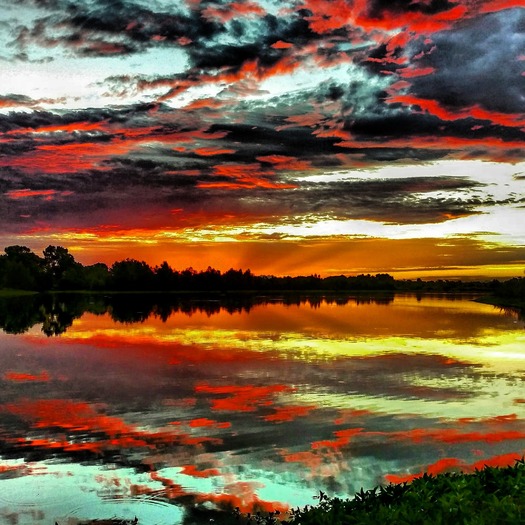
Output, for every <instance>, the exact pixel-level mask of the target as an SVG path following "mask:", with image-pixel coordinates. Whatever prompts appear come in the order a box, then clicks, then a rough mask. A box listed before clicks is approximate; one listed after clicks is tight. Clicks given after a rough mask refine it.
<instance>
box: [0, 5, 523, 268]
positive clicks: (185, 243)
mask: <svg viewBox="0 0 525 525" xmlns="http://www.w3.org/2000/svg"><path fill="white" fill-rule="evenodd" d="M522 2H523V0H492V1H490V0H460V1H449V0H246V1H242V0H238V1H232V2H230V1H223V0H217V1H208V0H78V1H74V2H73V1H69V0H2V1H1V4H2V5H1V14H0V79H1V82H0V221H1V224H2V228H1V233H0V246H7V245H11V244H23V245H26V246H29V247H31V248H32V249H34V250H35V251H37V252H39V251H40V250H42V249H43V248H44V247H45V246H47V245H49V244H53V245H57V244H58V245H62V246H65V247H67V248H69V249H70V251H71V253H73V255H74V256H75V257H76V259H77V260H79V261H80V262H83V263H85V264H88V263H92V262H96V261H104V262H107V263H112V262H113V261H115V260H118V259H123V258H125V257H133V258H137V259H144V260H146V261H147V262H148V263H149V264H152V265H155V264H159V263H160V262H162V261H163V260H167V261H168V262H169V263H170V264H171V265H172V266H173V267H174V268H177V269H182V268H186V267H188V266H193V267H194V268H196V269H202V268H206V267H207V266H208V265H211V266H213V267H216V268H219V269H221V270H226V269H228V268H230V267H235V268H243V269H246V268H251V269H252V271H254V272H255V273H258V274H261V273H273V274H279V275H282V274H305V273H320V274H321V275H329V274H340V273H346V274H353V273H360V272H371V273H376V272H383V271H386V272H389V273H391V274H393V275H395V276H396V277H414V276H421V277H436V276H440V277H456V276H463V277H467V276H478V277H501V276H510V275H523V271H524V268H525V233H524V232H525V229H524V227H523V224H524V222H525V221H524V220H523V219H524V217H525V209H524V208H525V191H524V185H525V155H524V148H523V146H524V143H525V141H524V139H525V111H524V109H525V73H524V70H525V9H524V8H523V7H520V6H522V5H523V3H522Z"/></svg>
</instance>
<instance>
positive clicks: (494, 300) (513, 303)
mask: <svg viewBox="0 0 525 525" xmlns="http://www.w3.org/2000/svg"><path fill="white" fill-rule="evenodd" d="M476 302H478V303H483V304H491V305H492V306H499V307H501V308H518V309H519V310H522V311H523V312H525V301H524V300H520V299H513V298H509V297H496V296H491V295H489V296H483V297H479V298H478V299H476Z"/></svg>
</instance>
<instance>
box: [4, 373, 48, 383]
mask: <svg viewBox="0 0 525 525" xmlns="http://www.w3.org/2000/svg"><path fill="white" fill-rule="evenodd" d="M4 379H5V380H6V381H13V382H15V383H27V382H31V383H32V382H36V383H40V382H47V381H49V379H50V378H49V374H48V373H47V372H45V371H44V372H41V373H40V374H36V375H35V374H27V373H23V372H6V373H5V374H4Z"/></svg>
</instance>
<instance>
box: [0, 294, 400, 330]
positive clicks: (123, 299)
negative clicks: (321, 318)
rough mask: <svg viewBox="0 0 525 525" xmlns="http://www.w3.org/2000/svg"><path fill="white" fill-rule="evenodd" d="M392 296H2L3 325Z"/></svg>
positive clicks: (50, 326) (63, 324)
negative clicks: (88, 316) (102, 316)
mask: <svg viewBox="0 0 525 525" xmlns="http://www.w3.org/2000/svg"><path fill="white" fill-rule="evenodd" d="M393 300H394V295H393V294H382V295H377V296H368V295H367V296H357V297H356V296H345V295H334V296H330V295H328V296H325V295H314V296H306V295H300V294H291V295H283V294H280V295H275V296H272V295H264V296H263V295H259V296H258V295H247V294H238V295H236V294H217V295H214V296H212V295H178V294H147V293H144V294H114V295H100V294H99V295H90V294H72V293H71V294H64V293H62V294H61V293H50V294H38V295H31V296H23V297H3V298H0V328H1V329H2V330H3V331H4V332H6V333H9V334H21V333H24V332H27V331H28V330H29V329H30V328H32V327H33V326H35V325H41V329H42V332H43V333H44V334H46V335H47V336H48V337H53V336H58V335H60V334H63V333H65V332H66V331H67V330H68V329H69V328H70V327H71V325H72V324H73V321H74V320H75V319H78V318H80V317H81V316H82V315H83V314H84V313H86V312H89V313H94V314H96V315H104V314H107V315H109V316H110V317H111V319H112V320H113V321H115V322H117V323H122V324H133V323H143V322H145V321H146V320H147V319H148V318H150V317H155V318H159V319H161V320H162V321H163V322H166V321H167V320H168V319H169V318H170V317H171V316H172V315H174V314H178V313H183V314H185V315H188V316H192V315H194V314H197V313H198V314H203V313H204V314H206V315H207V316H209V317H211V316H213V315H217V314H219V313H220V312H227V313H229V314H231V315H233V314H236V313H249V312H250V311H251V310H252V308H253V307H255V306H259V305H264V304H272V303H281V304H284V305H286V306H310V308H314V309H315V308H319V307H320V306H321V305H322V304H323V303H326V304H337V305H345V304H348V303H349V302H354V303H355V304H371V303H376V304H390V303H391V302H392V301H393Z"/></svg>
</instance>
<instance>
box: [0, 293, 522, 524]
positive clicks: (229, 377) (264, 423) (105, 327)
mask: <svg viewBox="0 0 525 525" xmlns="http://www.w3.org/2000/svg"><path fill="white" fill-rule="evenodd" d="M523 328H524V323H523V321H522V320H519V319H518V318H517V317H514V316H512V315H510V314H509V313H508V312H507V313H505V312H500V311H498V310H497V309H495V308H493V307H491V306H487V305H482V304H478V303H475V302H472V301H470V300H467V299H461V300H459V299H456V300H448V299H444V298H437V297H434V298H432V297H425V298H422V299H420V300H418V299H416V298H415V297H409V296H396V297H395V299H394V300H393V301H391V302H390V303H389V304H380V303H375V302H373V301H370V302H366V301H365V302H362V301H361V302H359V303H358V302H356V301H349V302H347V303H346V304H336V303H335V302H329V301H320V302H318V303H316V304H300V305H285V304H282V303H278V302H272V303H266V304H259V305H255V306H254V307H253V308H251V309H250V310H249V311H246V310H242V309H241V310H238V311H234V312H232V311H230V312H228V311H226V310H220V309H219V311H218V312H217V313H215V314H212V315H210V314H209V313H206V312H205V311H198V310H195V311H192V312H190V313H188V312H183V311H176V312H173V313H172V314H171V315H170V316H168V317H167V318H166V319H165V320H162V319H161V317H160V316H151V317H148V318H147V319H145V320H143V321H142V322H135V323H118V322H116V321H115V320H113V319H112V318H111V316H110V314H109V313H108V312H106V313H101V314H98V315H96V314H95V313H84V314H83V315H81V316H80V317H77V318H75V319H74V320H73V321H72V324H71V326H70V327H69V328H68V329H67V331H66V332H65V333H62V334H61V335H60V336H59V337H55V338H49V337H46V336H45V334H43V333H42V331H41V329H40V327H39V326H37V325H35V326H34V327H33V328H31V329H30V330H29V331H27V332H26V333H24V334H20V335H12V334H6V333H2V334H0V349H1V350H0V351H1V354H2V360H1V362H2V368H1V370H0V383H1V386H2V390H1V394H0V396H1V400H0V446H1V448H0V453H1V460H0V487H2V490H1V492H2V494H5V496H2V497H0V523H9V520H10V519H11V518H10V517H9V516H11V515H16V517H17V518H16V519H18V520H19V523H22V524H23V523H35V522H39V521H40V522H42V523H46V522H48V521H49V520H50V519H55V520H57V521H58V522H59V523H60V524H61V523H65V522H66V521H65V520H67V519H69V518H74V517H75V516H76V517H78V518H80V517H84V518H85V517H108V514H109V515H119V516H124V517H125V516H128V515H129V516H130V517H133V515H131V514H133V512H135V513H136V515H137V516H139V514H140V516H141V519H142V520H143V521H141V523H173V522H174V521H179V522H185V520H186V521H188V520H190V519H192V518H191V511H190V510H189V509H190V508H193V506H194V505H197V507H202V506H204V507H203V508H212V507H219V508H225V507H237V506H238V507H240V508H241V509H243V510H245V511H253V510H257V509H258V508H263V509H264V508H265V509H270V508H279V509H281V510H285V508H287V507H288V506H290V505H292V506H294V505H304V504H306V503H313V500H312V497H313V496H314V495H315V494H316V493H317V491H318V490H324V491H327V492H329V493H331V494H340V495H351V494H353V492H355V491H357V490H359V489H360V488H361V486H364V487H371V486H373V485H375V484H377V483H384V482H390V481H393V482H398V481H404V480H409V479H412V478H413V477H414V476H417V475H420V473H422V472H424V471H430V472H434V473H437V472H440V471H442V470H447V469H463V470H469V469H474V468H476V467H477V466H482V464H483V462H493V463H494V464H508V463H512V462H513V461H514V459H515V458H518V457H521V455H523V453H524V451H525V402H524V400H523V378H524V377H525V354H524V353H523V340H524V335H525V332H524V330H523ZM44 480H45V485H46V487H49V486H52V487H55V488H56V489H57V493H60V494H62V493H64V494H68V495H69V496H70V497H69V496H68V500H67V501H66V500H64V499H63V498H61V501H60V502H59V501H57V499H56V497H53V496H52V494H50V492H49V491H48V490H47V489H46V490H45V491H41V490H40V488H39V487H40V484H41V483H44ZM49 480H54V481H53V482H50V481H49ZM63 491H65V492H63ZM73 501H74V502H75V503H71V502H73ZM117 502H120V503H117ZM124 502H125V503H124ZM29 505H33V507H32V508H31V512H33V511H34V510H35V509H38V510H39V512H41V514H39V515H38V516H36V517H35V515H34V513H33V514H32V513H31V512H29V513H28V508H29V507H28V506H29ZM112 505H113V506H112ZM115 505H116V507H115ZM188 505H189V506H188ZM150 507H151V508H150ZM88 509H96V512H95V513H96V516H95V515H94V512H91V511H88ZM110 509H111V510H110ZM115 509H116V510H115ZM141 509H142V510H141ZM183 510H185V511H184V512H183ZM168 511H171V514H170V513H169V512H168ZM104 513H105V515H104V516H103V514H104ZM168 514H169V517H167V516H168ZM39 516H40V517H39ZM148 516H149V517H148ZM152 516H154V517H152ZM164 516H166V517H164ZM60 520H62V521H60ZM188 522H189V521H188Z"/></svg>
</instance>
